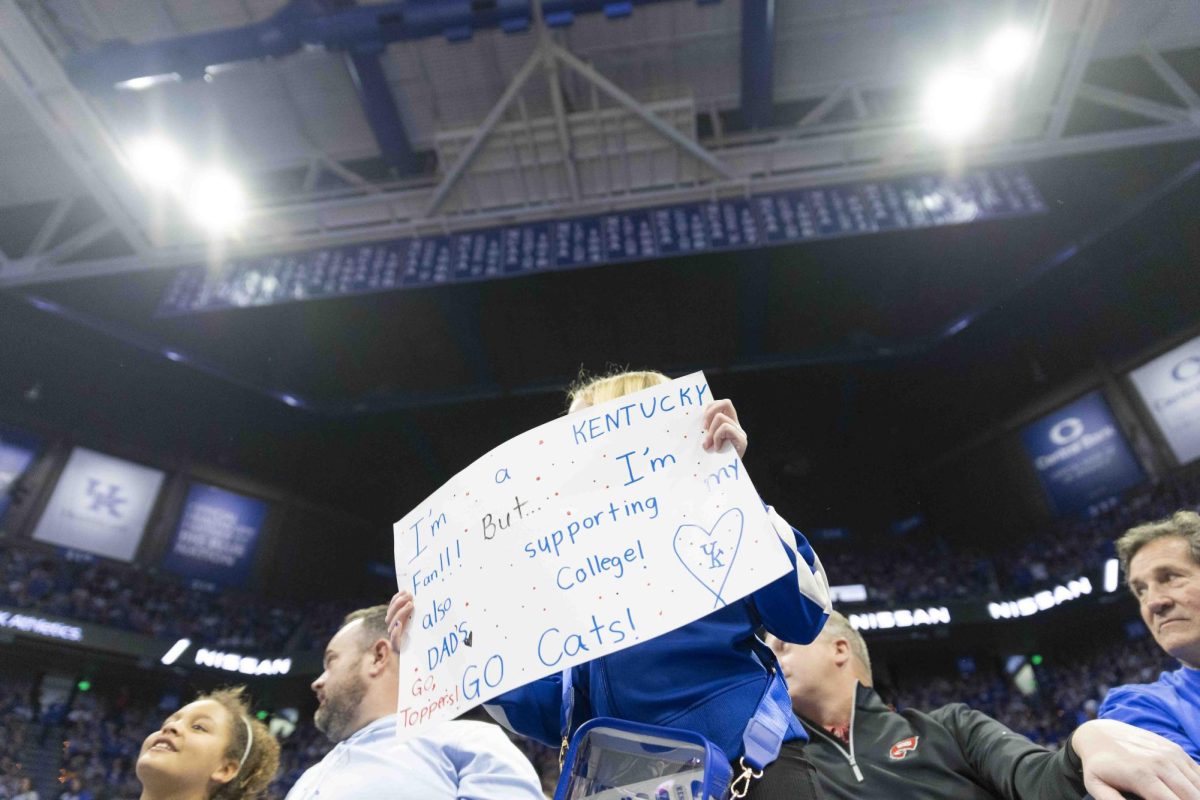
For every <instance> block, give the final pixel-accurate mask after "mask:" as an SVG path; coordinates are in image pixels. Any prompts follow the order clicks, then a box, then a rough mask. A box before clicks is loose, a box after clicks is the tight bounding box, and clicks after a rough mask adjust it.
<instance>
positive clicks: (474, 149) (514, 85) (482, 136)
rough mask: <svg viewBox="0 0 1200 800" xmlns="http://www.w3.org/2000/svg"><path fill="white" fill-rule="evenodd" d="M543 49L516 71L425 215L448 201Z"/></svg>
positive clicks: (445, 179)
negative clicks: (448, 196) (449, 195)
mask: <svg viewBox="0 0 1200 800" xmlns="http://www.w3.org/2000/svg"><path fill="white" fill-rule="evenodd" d="M542 58H543V56H542V52H541V50H540V49H539V50H535V51H534V52H533V53H532V54H531V55H530V56H529V58H528V59H527V60H526V61H525V63H524V64H523V65H522V66H521V68H520V69H519V70H517V74H516V75H514V76H513V79H512V80H511V81H510V82H509V84H508V88H506V89H505V90H504V94H502V95H500V99H499V100H497V101H496V104H495V105H494V106H492V110H491V111H489V112H488V115H487V116H486V117H485V118H484V120H483V123H482V124H480V126H479V128H478V129H476V131H475V135H474V136H473V137H471V141H470V142H468V143H467V146H466V147H465V148H464V149H463V151H462V153H460V154H459V156H458V160H457V161H456V162H455V163H454V165H453V166H452V167H450V170H449V171H448V172H447V173H446V176H445V177H444V178H442V182H441V183H440V184H438V186H437V188H436V189H434V191H433V196H432V197H430V199H429V203H428V204H427V205H426V206H425V215H426V216H433V215H434V214H435V213H436V212H437V211H438V209H440V208H441V207H442V203H443V202H444V201H445V199H446V195H448V194H450V190H451V189H453V188H454V186H455V184H457V183H458V179H459V178H461V177H462V174H463V172H465V171H466V169H467V167H469V166H470V165H471V161H472V160H474V158H475V154H476V153H478V152H479V148H480V147H482V146H483V143H484V141H485V140H486V139H487V138H488V137H489V136H491V135H492V131H493V130H495V129H496V126H497V125H498V124H500V120H501V119H502V118H503V117H504V113H505V112H506V111H508V107H509V106H510V105H512V102H513V100H514V99H515V98H516V97H517V95H519V94H520V93H521V91H522V90H523V89H524V88H525V84H526V83H528V82H529V78H530V76H531V75H533V73H534V70H536V69H537V67H538V65H539V64H541V63H542Z"/></svg>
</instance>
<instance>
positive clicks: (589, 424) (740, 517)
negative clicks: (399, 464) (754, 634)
mask: <svg viewBox="0 0 1200 800" xmlns="http://www.w3.org/2000/svg"><path fill="white" fill-rule="evenodd" d="M711 400H712V396H711V393H710V392H709V388H708V383H707V381H706V380H705V378H704V375H703V373H695V374H692V375H689V376H686V377H683V378H679V379H677V380H675V381H672V382H670V383H666V384H663V385H661V386H656V387H653V388H651V389H646V390H644V391H641V392H638V393H635V394H630V395H626V396H625V397H621V398H618V399H616V400H612V401H610V402H607V403H603V404H600V405H597V406H593V407H591V408H588V409H584V410H582V411H578V412H576V413H574V414H570V415H568V416H566V417H562V418H560V419H556V420H554V421H553V422H548V423H546V424H545V425H542V426H539V427H537V428H534V429H533V430H530V431H527V432H526V433H524V434H521V435H520V436H517V437H516V438H514V439H512V440H510V441H508V442H507V443H505V444H503V445H501V446H499V447H497V448H496V449H494V450H492V451H491V452H489V453H488V454H486V455H485V456H483V457H482V458H480V459H479V460H477V461H476V462H475V463H473V464H471V465H470V466H469V467H467V468H466V469H464V470H463V471H462V472H460V473H459V474H458V475H456V476H454V478H452V479H451V480H450V481H449V482H447V483H446V484H445V485H444V486H442V487H441V488H440V489H439V490H438V491H437V492H435V493H434V494H433V495H431V496H430V497H429V498H428V499H427V500H426V501H425V502H423V503H422V504H421V505H419V506H418V507H417V508H415V509H413V511H412V512H410V513H409V514H408V515H406V516H405V517H404V518H403V519H401V520H400V521H399V522H397V523H396V524H395V528H394V533H395V556H396V571H397V580H398V583H399V586H400V588H401V589H406V590H408V591H410V592H412V594H413V597H414V603H415V612H414V614H413V618H412V621H411V622H410V623H409V624H408V626H407V631H406V634H405V642H404V644H403V646H402V648H401V654H400V672H401V681H400V703H399V705H400V707H399V709H398V711H399V721H398V728H399V731H400V735H402V736H404V735H408V734H411V733H412V732H413V731H415V730H417V729H420V728H422V727H424V726H426V725H428V724H431V723H434V722H437V721H440V720H443V719H449V718H452V717H455V716H458V715H459V714H462V713H463V712H464V711H466V710H467V709H469V708H471V707H473V706H475V705H478V704H480V703H483V702H485V701H487V700H490V699H491V698H493V697H495V696H496V695H499V694H501V693H503V692H505V691H508V690H510V689H514V688H516V687H518V686H522V685H524V684H526V683H529V682H530V681H532V680H535V679H537V678H541V677H544V676H546V675H551V674H554V673H558V672H561V671H562V670H563V669H565V668H567V667H570V666H574V665H576V664H581V663H584V662H586V661H590V660H592V659H595V658H598V657H600V656H603V655H605V654H608V653H613V652H617V651H619V650H623V649H625V648H627V647H633V646H636V645H637V644H638V643H640V642H645V641H647V640H649V639H652V638H654V637H656V636H660V635H662V634H664V633H667V632H669V631H671V630H674V629H676V628H679V627H681V626H683V625H686V624H687V623H689V622H692V621H694V620H697V619H699V618H701V617H703V616H705V615H707V614H709V613H711V612H712V611H714V610H716V609H718V608H721V607H722V606H723V605H726V604H729V603H732V602H734V601H735V600H738V599H740V598H742V597H744V596H745V595H747V594H749V593H751V592H753V591H755V590H756V589H759V588H760V587H762V586H765V585H767V584H768V583H770V582H771V581H773V580H775V579H776V578H779V577H780V576H782V575H784V574H786V573H787V572H788V571H789V570H790V569H791V563H790V562H789V560H788V558H787V556H786V554H785V552H784V549H783V546H782V544H781V543H780V541H779V539H778V537H777V535H776V534H775V531H774V528H773V527H772V525H771V523H770V521H769V520H768V517H767V514H766V511H765V509H764V507H763V503H762V500H760V499H759V496H758V493H757V492H756V491H755V489H754V486H753V484H752V483H751V482H750V477H749V476H748V475H747V474H746V471H745V469H744V467H743V466H742V463H741V461H740V460H739V459H738V457H737V455H736V454H735V453H734V451H733V447H732V445H731V444H728V443H726V444H725V445H724V446H723V447H722V448H721V450H720V451H714V452H706V451H705V450H704V448H703V416H702V409H703V406H704V405H705V404H707V403H709V402H711Z"/></svg>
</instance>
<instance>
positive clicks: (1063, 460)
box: [1021, 391, 1145, 514]
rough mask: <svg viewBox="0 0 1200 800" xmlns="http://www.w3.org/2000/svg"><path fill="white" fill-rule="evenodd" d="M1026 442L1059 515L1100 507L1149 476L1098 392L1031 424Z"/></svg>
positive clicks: (1022, 437) (1022, 438) (1023, 432)
mask: <svg viewBox="0 0 1200 800" xmlns="http://www.w3.org/2000/svg"><path fill="white" fill-rule="evenodd" d="M1021 441H1022V442H1023V443H1024V445H1025V451H1026V452H1027V453H1028V454H1029V458H1030V460H1031V461H1032V462H1033V468H1034V470H1036V471H1037V476H1038V480H1039V481H1041V483H1042V488H1044V489H1045V490H1046V494H1047V495H1048V496H1049V498H1050V502H1051V503H1052V504H1053V505H1054V507H1055V508H1056V509H1057V510H1058V512H1059V513H1060V514H1075V513H1079V512H1084V511H1089V510H1095V509H1098V508H1100V507H1101V506H1102V504H1103V503H1104V501H1106V500H1109V499H1110V498H1112V497H1114V496H1115V495H1118V494H1120V493H1121V492H1123V491H1125V490H1126V489H1129V488H1131V487H1133V486H1136V485H1137V484H1139V483H1141V482H1142V481H1143V480H1144V479H1145V476H1144V475H1143V473H1142V468H1141V467H1140V466H1139V465H1138V462H1137V459H1136V458H1135V457H1134V455H1133V451H1132V450H1130V449H1129V444H1128V443H1127V442H1126V441H1125V437H1124V436H1122V434H1121V431H1120V429H1119V428H1118V427H1117V422H1116V420H1115V419H1114V418H1113V415H1112V412H1111V411H1110V410H1109V408H1108V404H1107V403H1105V402H1104V398H1103V397H1102V396H1101V395H1100V392H1098V391H1097V392H1092V393H1091V394H1087V395H1084V396H1083V397H1081V398H1079V399H1078V400H1076V401H1075V402H1073V403H1071V404H1069V405H1066V406H1063V407H1062V408H1060V409H1059V410H1058V411H1055V412H1054V413H1053V414H1047V415H1046V416H1044V417H1042V418H1041V419H1040V420H1038V421H1037V422H1034V423H1033V424H1031V425H1029V426H1027V427H1026V428H1025V429H1024V430H1022V431H1021Z"/></svg>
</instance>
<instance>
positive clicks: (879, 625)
mask: <svg viewBox="0 0 1200 800" xmlns="http://www.w3.org/2000/svg"><path fill="white" fill-rule="evenodd" d="M949 624H950V609H949V608H947V607H946V606H930V607H928V608H899V609H895V610H894V611H863V612H861V613H859V614H851V615H850V625H851V627H853V628H854V630H856V631H873V630H890V629H892V628H914V627H917V626H921V625H949Z"/></svg>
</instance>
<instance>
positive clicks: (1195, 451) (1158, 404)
mask: <svg viewBox="0 0 1200 800" xmlns="http://www.w3.org/2000/svg"><path fill="white" fill-rule="evenodd" d="M1129 378H1130V380H1132V381H1133V385H1134V387H1136V388H1137V391H1138V394H1140V395H1141V397H1142V402H1144V403H1145V404H1146V408H1147V409H1149V411H1150V416H1151V417H1153V418H1154V423H1155V424H1156V425H1157V426H1158V429H1159V430H1160V431H1162V435H1163V438H1164V439H1166V441H1167V446H1168V447H1170V448H1171V452H1172V454H1174V456H1175V460H1176V461H1178V462H1179V463H1180V464H1186V463H1188V462H1190V461H1194V460H1195V459H1196V458H1198V457H1200V336H1197V337H1196V338H1195V339H1192V340H1191V341H1190V342H1188V343H1186V344H1182V345H1180V346H1179V347H1176V348H1175V349H1174V350H1171V351H1169V352H1167V353H1164V354H1163V355H1161V356H1159V357H1158V358H1156V359H1154V360H1153V361H1149V362H1147V363H1146V364H1143V365H1142V366H1140V367H1138V368H1137V369H1135V370H1134V371H1133V372H1131V373H1129Z"/></svg>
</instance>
